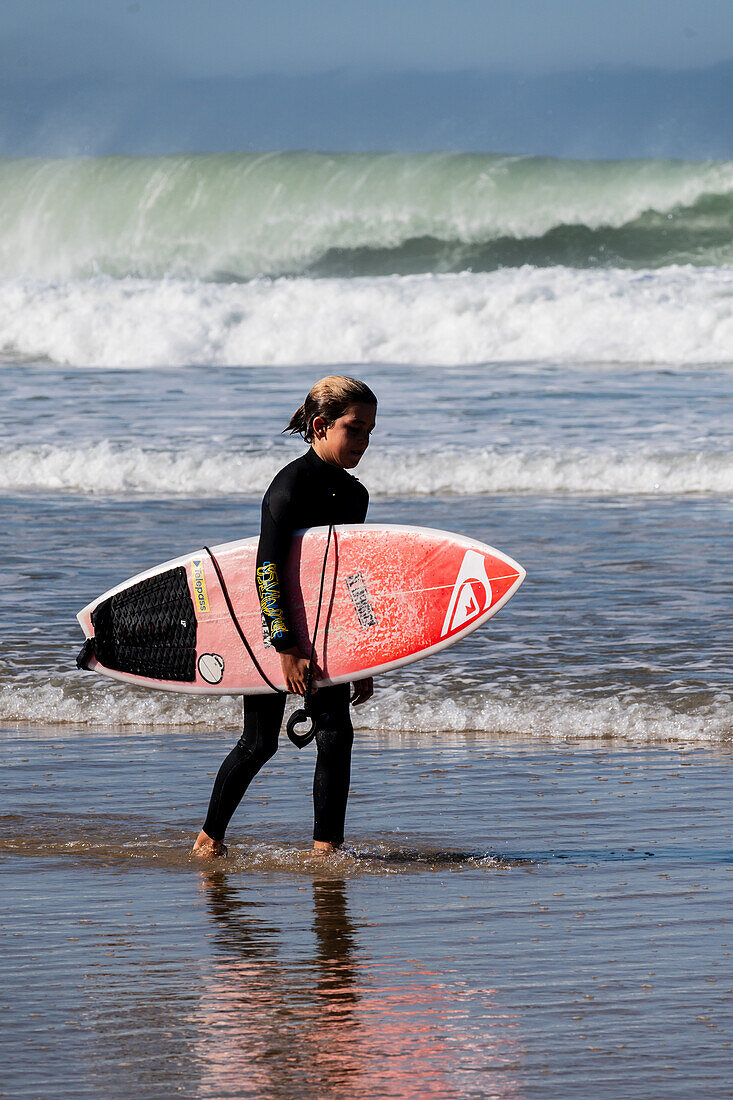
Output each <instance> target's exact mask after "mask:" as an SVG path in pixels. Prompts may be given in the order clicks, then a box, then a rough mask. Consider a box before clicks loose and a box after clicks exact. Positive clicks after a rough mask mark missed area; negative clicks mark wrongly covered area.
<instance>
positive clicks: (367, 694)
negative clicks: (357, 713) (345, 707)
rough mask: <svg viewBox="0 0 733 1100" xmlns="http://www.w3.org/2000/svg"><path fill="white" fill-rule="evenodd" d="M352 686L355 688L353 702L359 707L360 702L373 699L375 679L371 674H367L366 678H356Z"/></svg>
mask: <svg viewBox="0 0 733 1100" xmlns="http://www.w3.org/2000/svg"><path fill="white" fill-rule="evenodd" d="M351 686H352V687H353V689H354V694H353V695H352V696H351V702H352V703H353V705H354V706H355V707H358V706H359V703H366V701H367V699H371V697H372V695H373V694H374V680H372V678H371V676H367V678H366V679H365V680H354V683H353V684H352V685H351Z"/></svg>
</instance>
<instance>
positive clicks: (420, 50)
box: [0, 0, 733, 159]
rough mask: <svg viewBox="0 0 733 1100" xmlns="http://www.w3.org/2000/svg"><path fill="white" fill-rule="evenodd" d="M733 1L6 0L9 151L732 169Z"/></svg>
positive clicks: (2, 108) (1, 101) (2, 54)
mask: <svg viewBox="0 0 733 1100" xmlns="http://www.w3.org/2000/svg"><path fill="white" fill-rule="evenodd" d="M732 100H733V0H0V155H6V156H24V155H39V156H46V155H52V156H63V155H79V154H92V155H97V154H106V153H117V152H122V153H139V154H158V153H167V152H196V151H199V152H220V151H235V150H247V149H277V148H282V149H292V148H310V149H324V150H338V149H343V150H370V149H379V150H400V151H410V152H412V151H427V150H432V149H455V150H465V151H484V152H511V153H539V154H545V155H559V156H563V155H567V156H580V157H632V156H647V155H648V156H671V157H690V158H705V157H715V158H725V159H728V158H733V126H732V125H731V122H730V109H729V105H730V102H731V101H732Z"/></svg>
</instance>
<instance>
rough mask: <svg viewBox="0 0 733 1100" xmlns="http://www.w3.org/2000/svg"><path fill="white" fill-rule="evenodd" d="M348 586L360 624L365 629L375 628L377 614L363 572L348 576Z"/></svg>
mask: <svg viewBox="0 0 733 1100" xmlns="http://www.w3.org/2000/svg"><path fill="white" fill-rule="evenodd" d="M346 587H347V588H348V590H349V595H350V596H351V602H352V603H353V605H354V610H355V611H356V617H357V619H358V620H359V626H360V627H361V629H362V630H365V631H369V630H374V627H375V626H376V625H377V616H376V615H375V614H374V608H373V607H372V605H371V603H370V601H369V594H368V592H367V589H366V584H365V583H364V578H363V576H362V575H361V573H360V572H357V573H351V574H350V575H349V576H348V577H347V578H346Z"/></svg>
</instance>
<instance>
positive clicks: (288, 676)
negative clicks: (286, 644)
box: [280, 646, 318, 695]
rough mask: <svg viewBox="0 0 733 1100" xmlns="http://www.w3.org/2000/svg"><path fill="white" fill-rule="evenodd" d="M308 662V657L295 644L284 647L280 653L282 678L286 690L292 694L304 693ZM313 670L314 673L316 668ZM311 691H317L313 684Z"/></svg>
mask: <svg viewBox="0 0 733 1100" xmlns="http://www.w3.org/2000/svg"><path fill="white" fill-rule="evenodd" d="M309 664H310V662H309V660H308V658H307V657H304V656H303V654H302V653H301V652H300V650H299V649H298V647H297V646H293V647H292V648H291V649H284V650H283V651H282V653H281V654H280V667H281V668H282V670H283V678H284V680H285V683H286V685H287V689H288V691H289V692H290V693H291V694H292V695H305V685H306V679H307V676H308V665H309ZM313 671H314V673H315V672H316V671H317V670H316V669H315V668H314V670H313ZM311 691H312V692H316V691H318V688H317V686H316V685H315V684H313V685H312V686H311Z"/></svg>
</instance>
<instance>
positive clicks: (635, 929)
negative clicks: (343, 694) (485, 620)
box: [0, 729, 733, 1100]
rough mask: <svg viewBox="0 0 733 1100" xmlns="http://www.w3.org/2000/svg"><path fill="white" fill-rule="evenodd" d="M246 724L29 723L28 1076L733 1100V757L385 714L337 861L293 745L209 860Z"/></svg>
mask: <svg viewBox="0 0 733 1100" xmlns="http://www.w3.org/2000/svg"><path fill="white" fill-rule="evenodd" d="M230 741H231V737H230V736H223V735H221V734H213V735H209V736H196V737H191V736H190V735H186V734H178V735H176V734H173V733H167V734H166V735H165V736H164V737H158V736H156V735H153V734H151V733H149V732H148V733H145V732H142V733H139V734H137V735H131V734H129V733H128V732H125V731H122V730H118V731H116V732H115V733H114V734H113V735H110V734H107V735H104V736H98V737H94V736H92V735H90V734H89V732H87V733H85V734H84V735H83V736H79V735H71V734H67V735H65V736H61V737H59V735H58V732H57V731H55V732H54V734H53V736H52V737H51V738H45V737H44V731H43V730H41V729H37V730H35V731H32V732H31V731H28V736H24V735H23V734H17V733H12V732H10V731H8V732H6V733H5V734H4V735H3V755H4V759H5V763H6V768H5V770H4V777H3V787H4V789H3V805H4V807H5V812H4V813H3V817H2V840H1V841H0V860H1V861H2V869H3V880H4V890H3V900H2V903H1V912H2V958H3V963H2V966H3V969H4V971H5V973H4V976H3V980H2V989H3V991H4V992H3V995H2V998H0V1005H1V1006H2V1008H1V1009H0V1011H2V1012H3V1018H4V1020H5V1025H4V1046H5V1058H4V1062H5V1070H4V1081H3V1084H2V1089H3V1090H4V1092H5V1094H7V1095H12V1096H18V1097H36V1096H55V1097H56V1096H59V1097H67V1096H68V1097H72V1096H99V1095H104V1096H121V1097H122V1096H129V1095H136V1096H140V1097H158V1096H160V1097H162V1096H170V1095H173V1094H175V1093H177V1092H180V1093H182V1094H183V1095H189V1096H198V1097H222V1096H232V1097H248V1096H257V1097H262V1096H267V1097H290V1096H292V1095H294V1094H295V1095H319V1096H333V1097H371V1096H380V1095H389V1096H405V1097H408V1096H415V1097H418V1096H425V1095H435V1096H445V1097H471V1096H496V1097H519V1096H522V1097H523V1096H526V1097H534V1096H547V1097H556V1096H558V1095H560V1094H562V1095H563V1096H578V1097H583V1096H587V1095H588V1090H589V1088H591V1087H592V1089H593V1091H594V1094H595V1095H597V1096H598V1097H609V1098H610V1097H613V1098H618V1097H625V1096H629V1097H631V1096H639V1095H642V1096H644V1097H645V1098H657V1097H658V1098H659V1100H662V1098H667V1097H672V1096H680V1097H689V1096H696V1095H707V1096H723V1095H726V1092H725V1090H726V1088H727V1081H728V1067H729V1064H730V1025H731V1009H730V1005H731V1001H730V999H729V993H730V988H729V987H730V939H729V929H728V927H727V916H728V899H729V895H730V882H731V878H730V876H731V873H733V844H732V843H731V833H732V832H733V830H732V829H731V817H730V786H731V757H730V756H729V755H728V754H727V753H721V752H720V751H711V750H710V749H688V750H685V751H680V750H671V749H660V748H650V747H629V746H626V747H618V746H616V747H614V748H610V747H607V748H605V749H604V750H602V751H599V750H598V748H597V747H595V746H592V745H590V744H588V743H586V744H585V745H579V746H576V747H574V748H573V749H572V750H570V749H569V748H568V747H567V746H564V745H557V744H553V743H537V742H536V741H531V740H528V739H525V740H515V741H511V740H506V739H493V740H492V739H485V738H484V739H482V740H476V739H474V740H473V741H471V740H470V739H467V738H466V737H463V738H461V737H458V736H457V735H455V734H454V735H452V736H451V735H450V733H446V734H444V735H443V736H442V737H440V736H437V735H436V736H434V737H432V738H427V739H419V738H416V737H411V738H405V737H402V738H399V739H397V740H393V739H391V738H389V737H383V738H380V739H378V740H376V741H375V740H374V739H372V738H371V737H369V736H368V735H362V736H360V737H359V738H358V739H357V746H356V751H355V769H354V778H353V793H352V798H351V803H350V809H349V818H348V828H347V834H348V835H347V850H346V851H345V852H344V853H342V854H339V855H338V856H336V857H335V858H332V859H325V860H324V859H323V858H322V857H313V856H312V855H310V854H309V852H308V851H307V847H308V844H309V841H308V837H309V833H310V813H311V810H310V781H311V776H312V766H313V754H312V753H310V752H308V751H304V752H302V753H300V754H299V753H297V752H296V750H295V749H294V748H293V747H292V746H291V745H290V744H289V743H287V742H286V743H285V744H284V745H283V747H282V748H281V751H280V752H279V753H278V755H277V756H276V757H275V759H274V760H273V761H272V763H271V765H270V766H269V767H268V768H267V769H266V771H265V772H263V773H262V774H261V775H260V777H258V779H257V780H256V782H255V784H254V785H253V788H252V790H251V797H249V798H248V799H247V800H246V802H245V803H244V804H243V805H242V807H240V810H239V811H238V814H237V816H236V817H235V819H234V822H233V824H232V827H231V829H230V844H231V847H230V856H229V858H228V859H227V860H226V861H225V862H221V863H216V864H214V865H206V866H203V865H201V864H200V863H198V862H197V861H196V860H194V859H192V857H191V856H190V855H189V847H190V843H191V839H192V836H193V835H195V832H196V829H197V828H198V822H199V820H200V816H201V812H202V810H203V807H204V805H205V800H206V797H207V796H208V788H209V785H210V782H211V778H210V777H211V774H212V772H213V771H214V770H215V769H216V767H217V765H218V763H219V760H220V758H221V757H222V756H223V755H224V753H225V752H226V750H227V747H228V745H229V743H230Z"/></svg>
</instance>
